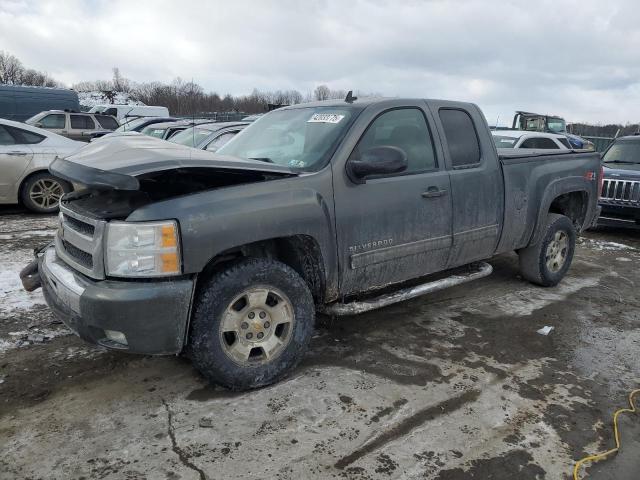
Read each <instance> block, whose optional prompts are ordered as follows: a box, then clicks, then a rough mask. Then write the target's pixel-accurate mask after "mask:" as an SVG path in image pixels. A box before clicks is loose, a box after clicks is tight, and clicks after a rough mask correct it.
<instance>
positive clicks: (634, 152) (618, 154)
mask: <svg viewBox="0 0 640 480" xmlns="http://www.w3.org/2000/svg"><path fill="white" fill-rule="evenodd" d="M602 160H603V161H604V163H634V164H640V139H638V140H631V141H629V140H626V141H617V142H615V143H614V144H613V145H611V148H609V150H607V153H605V154H604V157H602Z"/></svg>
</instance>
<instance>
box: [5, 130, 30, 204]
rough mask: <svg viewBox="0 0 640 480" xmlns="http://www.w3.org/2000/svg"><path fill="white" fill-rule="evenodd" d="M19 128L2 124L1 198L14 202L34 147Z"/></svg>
mask: <svg viewBox="0 0 640 480" xmlns="http://www.w3.org/2000/svg"><path fill="white" fill-rule="evenodd" d="M19 131H20V130H19V129H17V128H15V127H9V126H3V125H0V200H1V201H4V202H14V201H15V200H16V199H17V198H16V191H17V186H18V180H19V179H20V178H21V177H22V174H23V172H24V171H25V169H26V168H27V166H28V165H29V162H31V160H32V158H33V150H32V148H31V147H30V146H29V145H28V144H25V143H24V140H23V138H22V136H21V135H20V134H19Z"/></svg>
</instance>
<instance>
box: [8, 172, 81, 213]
mask: <svg viewBox="0 0 640 480" xmlns="http://www.w3.org/2000/svg"><path fill="white" fill-rule="evenodd" d="M71 190H72V188H71V185H69V184H68V183H67V182H65V181H64V180H60V179H59V178H56V177H54V176H53V175H50V174H48V173H45V172H42V173H36V174H35V175H32V176H31V177H29V178H28V179H27V180H26V181H25V182H24V185H23V186H22V190H21V198H20V199H21V200H22V204H23V205H24V206H25V207H27V208H28V209H29V210H31V211H32V212H36V213H54V212H56V211H57V210H58V206H59V204H60V199H61V198H62V196H63V195H64V194H65V193H68V192H70V191H71Z"/></svg>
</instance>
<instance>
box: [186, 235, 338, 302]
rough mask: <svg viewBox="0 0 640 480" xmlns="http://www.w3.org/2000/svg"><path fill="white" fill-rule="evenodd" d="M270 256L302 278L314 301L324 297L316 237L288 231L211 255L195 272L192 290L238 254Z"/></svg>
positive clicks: (253, 256) (321, 260)
mask: <svg viewBox="0 0 640 480" xmlns="http://www.w3.org/2000/svg"><path fill="white" fill-rule="evenodd" d="M249 257H252V258H270V259H273V260H278V261H280V262H282V263H284V264H285V265H288V266H289V267H291V268H292V269H293V270H295V271H296V272H297V273H298V274H299V275H300V276H301V277H302V279H303V280H304V281H305V283H306V284H307V286H308V287H309V290H310V291H311V295H312V296H313V299H314V301H315V303H323V302H324V300H325V297H326V288H327V281H326V278H327V277H326V271H325V263H324V258H323V255H322V251H321V249H320V244H319V243H318V241H317V240H316V239H315V238H313V237H312V236H310V235H304V234H300V235H290V236H286V237H276V238H270V239H266V240H259V241H256V242H252V243H248V244H245V245H239V246H237V247H233V248H230V249H227V250H225V251H223V252H220V253H219V254H217V255H215V256H214V257H213V258H211V259H210V260H209V261H208V262H207V264H206V266H205V267H204V269H203V270H202V272H200V273H199V274H198V278H197V283H196V291H197V289H198V286H199V285H201V284H202V283H203V282H204V280H206V279H208V278H210V277H211V275H213V274H214V273H216V272H219V271H220V270H222V269H224V268H225V266H228V265H229V264H230V263H232V262H234V261H237V260H239V259H241V258H249Z"/></svg>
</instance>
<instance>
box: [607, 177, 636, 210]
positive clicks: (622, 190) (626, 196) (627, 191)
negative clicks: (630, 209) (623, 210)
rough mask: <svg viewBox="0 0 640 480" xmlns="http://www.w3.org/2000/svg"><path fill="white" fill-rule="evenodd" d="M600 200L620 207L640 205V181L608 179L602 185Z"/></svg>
mask: <svg viewBox="0 0 640 480" xmlns="http://www.w3.org/2000/svg"><path fill="white" fill-rule="evenodd" d="M600 200H603V201H605V202H606V203H612V204H618V205H629V204H631V205H639V204H640V181H632V180H611V179H606V178H605V180H604V182H603V183H602V192H601V193H600Z"/></svg>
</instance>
